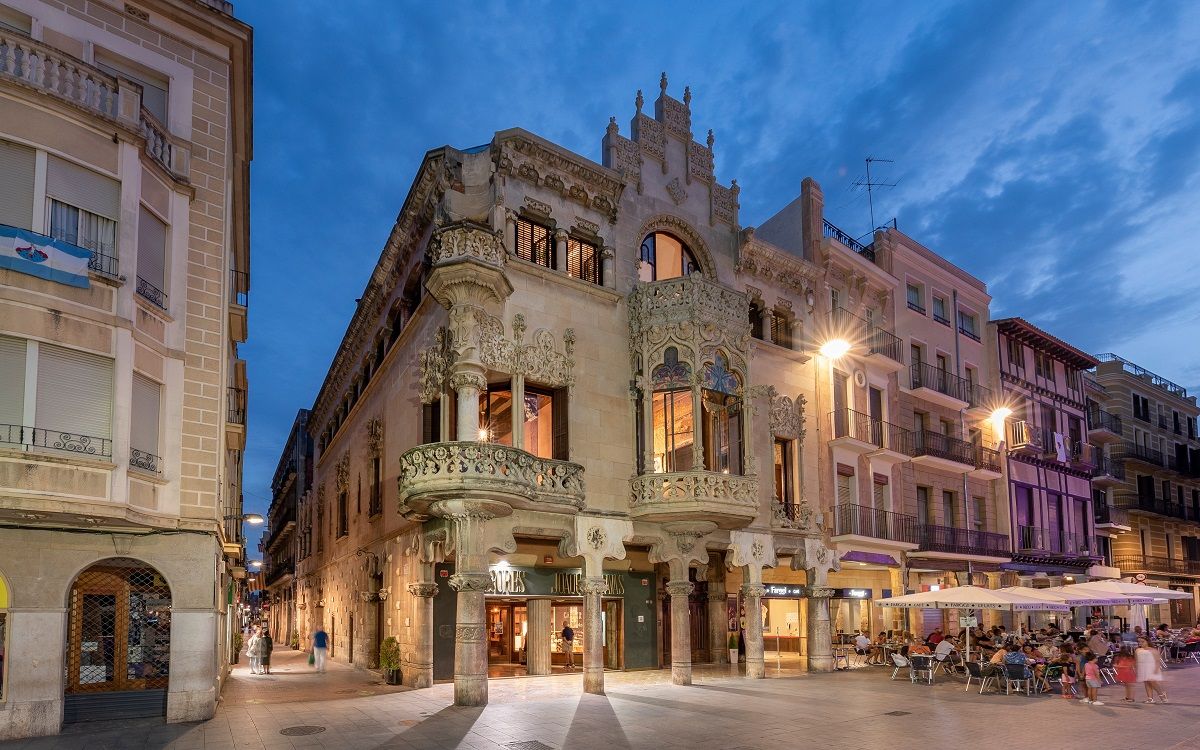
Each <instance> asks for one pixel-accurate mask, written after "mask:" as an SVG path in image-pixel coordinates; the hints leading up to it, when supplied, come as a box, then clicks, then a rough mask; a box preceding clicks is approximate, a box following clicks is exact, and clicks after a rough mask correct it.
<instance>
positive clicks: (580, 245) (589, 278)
mask: <svg viewBox="0 0 1200 750" xmlns="http://www.w3.org/2000/svg"><path fill="white" fill-rule="evenodd" d="M584 248H588V249H590V250H591V251H592V257H591V261H590V263H591V268H592V269H593V271H592V273H591V274H590V275H584V271H583V269H584V268H585V267H587V263H588V261H585V260H584V258H583V250H584ZM601 253H602V249H601V247H600V245H598V244H596V243H594V242H591V241H589V240H586V239H583V238H582V237H576V236H574V235H567V267H566V269H564V270H565V271H566V272H567V275H568V276H570V277H571V278H573V279H578V280H579V281H586V282H587V283H589V284H595V285H596V286H604V267H603V266H604V264H603V259H602V256H601ZM576 254H578V255H579V260H578V261H574V262H573V261H572V258H573V257H574V256H575V255H576ZM573 271H577V273H573Z"/></svg>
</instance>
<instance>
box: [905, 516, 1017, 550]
mask: <svg viewBox="0 0 1200 750" xmlns="http://www.w3.org/2000/svg"><path fill="white" fill-rule="evenodd" d="M918 534H919V539H918V543H919V544H920V546H921V549H922V550H927V551H931V552H952V553H955V554H960V555H990V556H993V557H1000V556H1007V555H1010V554H1012V552H1011V550H1010V549H1009V547H1008V537H1007V536H1006V535H1004V534H997V533H995V532H992V531H975V530H973V529H960V528H956V527H953V526H937V525H934V524H928V523H927V524H921V525H920V526H919V528H918Z"/></svg>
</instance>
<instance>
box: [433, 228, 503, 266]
mask: <svg viewBox="0 0 1200 750" xmlns="http://www.w3.org/2000/svg"><path fill="white" fill-rule="evenodd" d="M505 257H506V253H505V250H504V241H503V239H502V238H501V237H500V235H499V233H497V232H493V231H491V230H490V229H488V228H486V227H482V226H476V225H467V224H455V225H453V226H450V227H446V228H445V229H439V230H438V231H437V232H435V233H434V236H433V239H432V240H430V242H429V260H430V262H432V263H433V264H434V265H439V264H443V263H449V262H451V261H456V260H462V259H465V258H469V259H472V260H477V261H481V262H483V263H487V264H489V265H493V266H503V265H504V261H505Z"/></svg>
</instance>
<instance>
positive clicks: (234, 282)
mask: <svg viewBox="0 0 1200 750" xmlns="http://www.w3.org/2000/svg"><path fill="white" fill-rule="evenodd" d="M229 304H231V305H240V306H242V307H249V306H250V274H249V273H247V272H245V271H234V270H232V269H231V270H230V271H229Z"/></svg>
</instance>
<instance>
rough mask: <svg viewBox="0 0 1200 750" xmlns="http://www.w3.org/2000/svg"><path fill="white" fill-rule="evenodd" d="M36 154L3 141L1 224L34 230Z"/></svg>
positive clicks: (0, 148) (0, 147) (0, 150)
mask: <svg viewBox="0 0 1200 750" xmlns="http://www.w3.org/2000/svg"><path fill="white" fill-rule="evenodd" d="M33 162H34V151H33V149H31V148H28V147H26V146H18V145H17V144H15V143H9V142H7V141H0V175H4V179H3V180H0V224H8V225H9V226H13V227H19V228H21V229H33Z"/></svg>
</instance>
